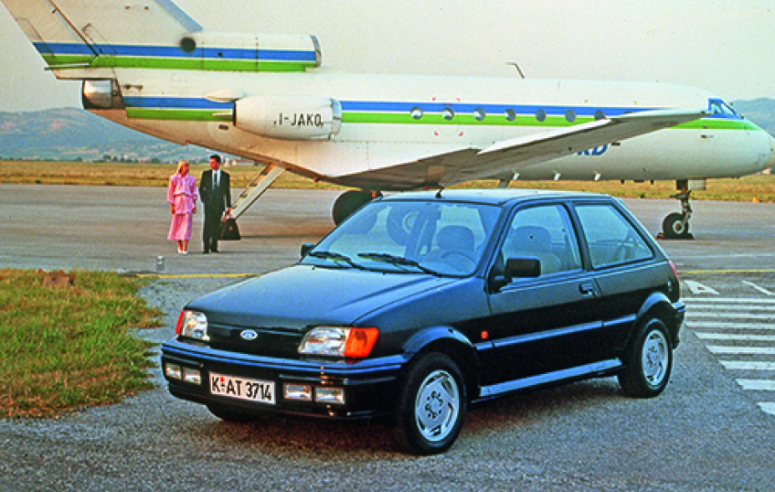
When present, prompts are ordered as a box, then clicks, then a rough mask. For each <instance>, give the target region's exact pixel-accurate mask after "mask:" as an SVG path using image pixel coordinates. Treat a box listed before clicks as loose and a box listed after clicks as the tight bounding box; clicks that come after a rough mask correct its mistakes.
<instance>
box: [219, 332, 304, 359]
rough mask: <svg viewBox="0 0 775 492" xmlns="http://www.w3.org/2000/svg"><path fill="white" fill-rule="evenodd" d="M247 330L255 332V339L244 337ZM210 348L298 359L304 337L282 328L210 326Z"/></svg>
mask: <svg viewBox="0 0 775 492" xmlns="http://www.w3.org/2000/svg"><path fill="white" fill-rule="evenodd" d="M246 330H248V331H252V332H255V338H252V337H248V338H252V339H245V338H243V337H242V334H243V332H245V331H246ZM207 333H208V335H210V346H211V347H212V348H214V349H218V350H226V351H230V352H238V353H243V354H252V355H265V356H270V357H283V358H296V357H298V355H299V352H298V348H299V343H301V339H302V337H303V334H302V333H299V332H298V331H290V330H283V329H282V328H244V327H236V326H227V325H213V324H210V326H209V327H208V330H207ZM251 335H253V333H251Z"/></svg>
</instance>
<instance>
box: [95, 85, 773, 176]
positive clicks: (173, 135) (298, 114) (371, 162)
mask: <svg viewBox="0 0 775 492" xmlns="http://www.w3.org/2000/svg"><path fill="white" fill-rule="evenodd" d="M112 72H113V73H112V76H113V77H115V79H114V80H116V81H117V84H118V86H119V88H120V91H121V96H122V99H123V105H124V107H122V108H117V109H97V108H90V110H91V111H93V112H95V113H97V114H99V115H101V116H103V117H106V118H109V119H111V120H114V121H116V122H119V123H121V124H123V125H126V126H129V127H132V128H135V129H137V130H140V131H143V132H145V133H149V134H152V135H156V136H158V137H161V138H166V139H168V140H175V141H178V142H181V143H183V142H190V143H194V144H197V145H201V146H203V147H207V148H212V149H218V150H221V151H224V152H229V153H232V154H237V155H241V156H244V157H247V158H250V159H254V160H257V161H259V162H264V163H274V164H277V165H280V166H282V167H284V168H286V169H290V170H293V171H296V172H298V173H301V174H304V175H308V176H310V177H315V178H318V179H322V180H328V181H333V182H337V183H341V184H345V185H347V184H351V185H354V186H358V187H364V188H369V187H370V186H369V183H364V182H363V179H362V178H360V177H357V176H358V173H360V172H363V171H367V170H371V171H374V170H380V169H389V168H391V167H393V166H396V165H399V164H401V163H405V162H409V161H412V160H417V159H422V158H423V157H425V156H434V155H438V154H444V153H448V152H454V151H456V150H459V149H471V148H474V149H476V148H485V147H488V146H490V145H493V144H494V143H496V142H499V141H503V140H508V139H512V138H518V137H523V136H526V135H530V134H535V133H539V132H545V131H546V130H547V129H552V128H562V127H569V126H572V125H577V124H581V123H584V122H589V121H593V120H594V119H596V118H601V117H609V116H620V115H623V114H627V113H636V112H639V111H646V110H654V109H667V108H697V107H702V108H708V110H709V111H711V113H713V111H714V110H715V111H716V112H715V114H711V115H710V116H709V117H707V118H704V119H701V120H696V121H693V122H689V123H684V124H681V125H677V126H675V127H672V128H669V129H664V130H660V131H656V132H653V133H649V134H647V135H643V136H640V137H635V138H631V139H627V140H623V141H620V142H610V143H606V144H603V145H600V146H597V147H594V148H591V149H578V151H577V152H575V153H573V154H572V155H570V156H567V157H560V158H557V159H553V160H551V161H549V162H545V163H542V164H540V165H528V166H520V167H519V169H516V168H515V169H513V170H508V171H501V172H497V173H486V172H485V173H480V174H478V175H474V176H471V175H467V176H461V177H460V179H458V180H453V182H443V183H437V184H440V185H449V184H454V182H459V181H466V180H470V179H486V178H494V179H512V178H514V177H516V178H518V179H526V180H546V179H572V180H682V179H705V178H722V177H736V176H743V175H747V174H751V173H755V172H758V171H760V170H761V169H763V168H765V167H767V166H771V165H772V162H771V159H772V155H773V152H775V148H773V146H772V139H771V137H769V135H768V134H767V133H766V132H764V131H762V130H761V129H760V128H758V127H757V126H756V125H754V124H753V123H750V122H749V121H747V120H745V119H743V118H741V117H740V116H738V115H737V114H735V113H734V112H732V111H729V110H728V109H727V108H726V107H725V106H724V105H723V103H722V102H721V101H720V100H719V99H718V98H716V97H714V96H713V94H711V93H709V92H706V91H702V90H699V89H695V88H691V87H683V86H672V85H665V84H649V83H630V82H598V81H550V80H523V79H518V78H516V77H515V78H514V79H492V78H471V77H439V76H405V75H361V74H336V73H327V72H324V71H313V72H309V73H234V74H229V76H228V77H224V74H222V73H217V72H216V73H207V72H204V73H202V72H190V71H155V72H153V73H152V74H149V71H148V70H114V71H112ZM91 76H94V74H91ZM214 93H215V94H217V95H218V96H220V97H221V98H222V99H225V100H221V101H214V100H212V98H207V97H204V96H205V95H208V94H214ZM255 96H262V97H264V98H268V99H272V98H273V97H278V98H283V102H284V105H283V106H282V108H278V109H277V111H276V113H274V114H271V115H269V117H271V118H274V120H275V121H274V122H273V123H275V124H276V125H277V126H285V127H286V128H287V129H288V132H289V133H288V134H287V135H288V136H287V137H285V138H271V137H265V136H261V135H257V134H256V133H255V132H252V131H249V130H244V129H241V128H240V127H239V122H236V124H235V119H234V107H235V102H234V100H230V99H231V98H237V99H248V98H251V97H255ZM309 97H315V98H326V99H328V98H330V99H332V100H336V101H338V102H339V103H340V104H341V130H340V131H339V132H338V133H337V134H329V135H326V136H325V137H323V138H310V139H293V138H292V135H293V131H294V130H295V129H299V130H301V131H305V130H310V129H313V130H314V128H316V127H320V126H322V125H323V124H324V119H325V117H324V116H321V114H320V113H319V112H317V111H316V110H315V108H312V109H310V108H307V107H305V98H309ZM294 98H298V99H299V104H298V106H296V107H294ZM721 109H723V111H722V110H721ZM350 176H354V177H353V179H350ZM424 184H428V183H424ZM373 185H374V186H371V187H372V188H375V189H384V190H390V189H405V188H411V187H412V186H409V185H408V184H405V183H403V182H402V181H401V180H400V179H399V180H396V183H395V184H393V185H391V183H385V182H377V183H373Z"/></svg>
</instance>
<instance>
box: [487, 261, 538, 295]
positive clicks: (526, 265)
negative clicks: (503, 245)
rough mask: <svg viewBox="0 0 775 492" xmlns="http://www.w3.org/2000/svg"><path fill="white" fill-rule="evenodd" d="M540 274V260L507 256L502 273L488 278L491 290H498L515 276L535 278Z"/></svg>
mask: <svg viewBox="0 0 775 492" xmlns="http://www.w3.org/2000/svg"><path fill="white" fill-rule="evenodd" d="M540 276H541V260H539V259H538V258H509V259H508V260H506V266H505V268H504V269H503V274H502V275H495V276H494V277H492V279H491V280H490V288H491V289H492V291H493V292H497V291H499V290H500V289H501V288H503V286H504V285H508V284H510V283H511V281H512V280H514V279H515V278H536V277H540Z"/></svg>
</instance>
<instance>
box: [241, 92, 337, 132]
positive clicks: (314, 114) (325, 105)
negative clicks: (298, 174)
mask: <svg viewBox="0 0 775 492" xmlns="http://www.w3.org/2000/svg"><path fill="white" fill-rule="evenodd" d="M234 126H236V127H237V128H240V129H242V130H245V131H247V132H250V133H255V134H256V135H260V136H262V137H267V138H278V139H282V140H327V139H330V138H331V137H333V136H334V135H336V134H338V133H339V130H341V128H342V105H341V103H340V102H339V101H337V100H336V99H332V98H330V97H318V96H252V97H246V98H244V99H239V100H237V101H236V102H235V103H234Z"/></svg>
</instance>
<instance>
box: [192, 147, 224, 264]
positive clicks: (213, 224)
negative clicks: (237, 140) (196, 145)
mask: <svg viewBox="0 0 775 492" xmlns="http://www.w3.org/2000/svg"><path fill="white" fill-rule="evenodd" d="M199 196H200V197H201V198H202V203H203V204H204V209H205V226H204V232H203V235H202V236H203V237H202V238H203V240H204V252H205V254H207V253H209V252H210V251H212V252H213V253H217V252H218V239H219V238H220V235H221V219H222V218H223V212H224V211H226V212H227V213H231V187H230V183H229V174H228V173H227V172H226V171H223V170H221V156H219V155H217V154H214V155H211V156H210V170H209V171H205V172H203V173H202V179H201V180H200V181H199Z"/></svg>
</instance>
